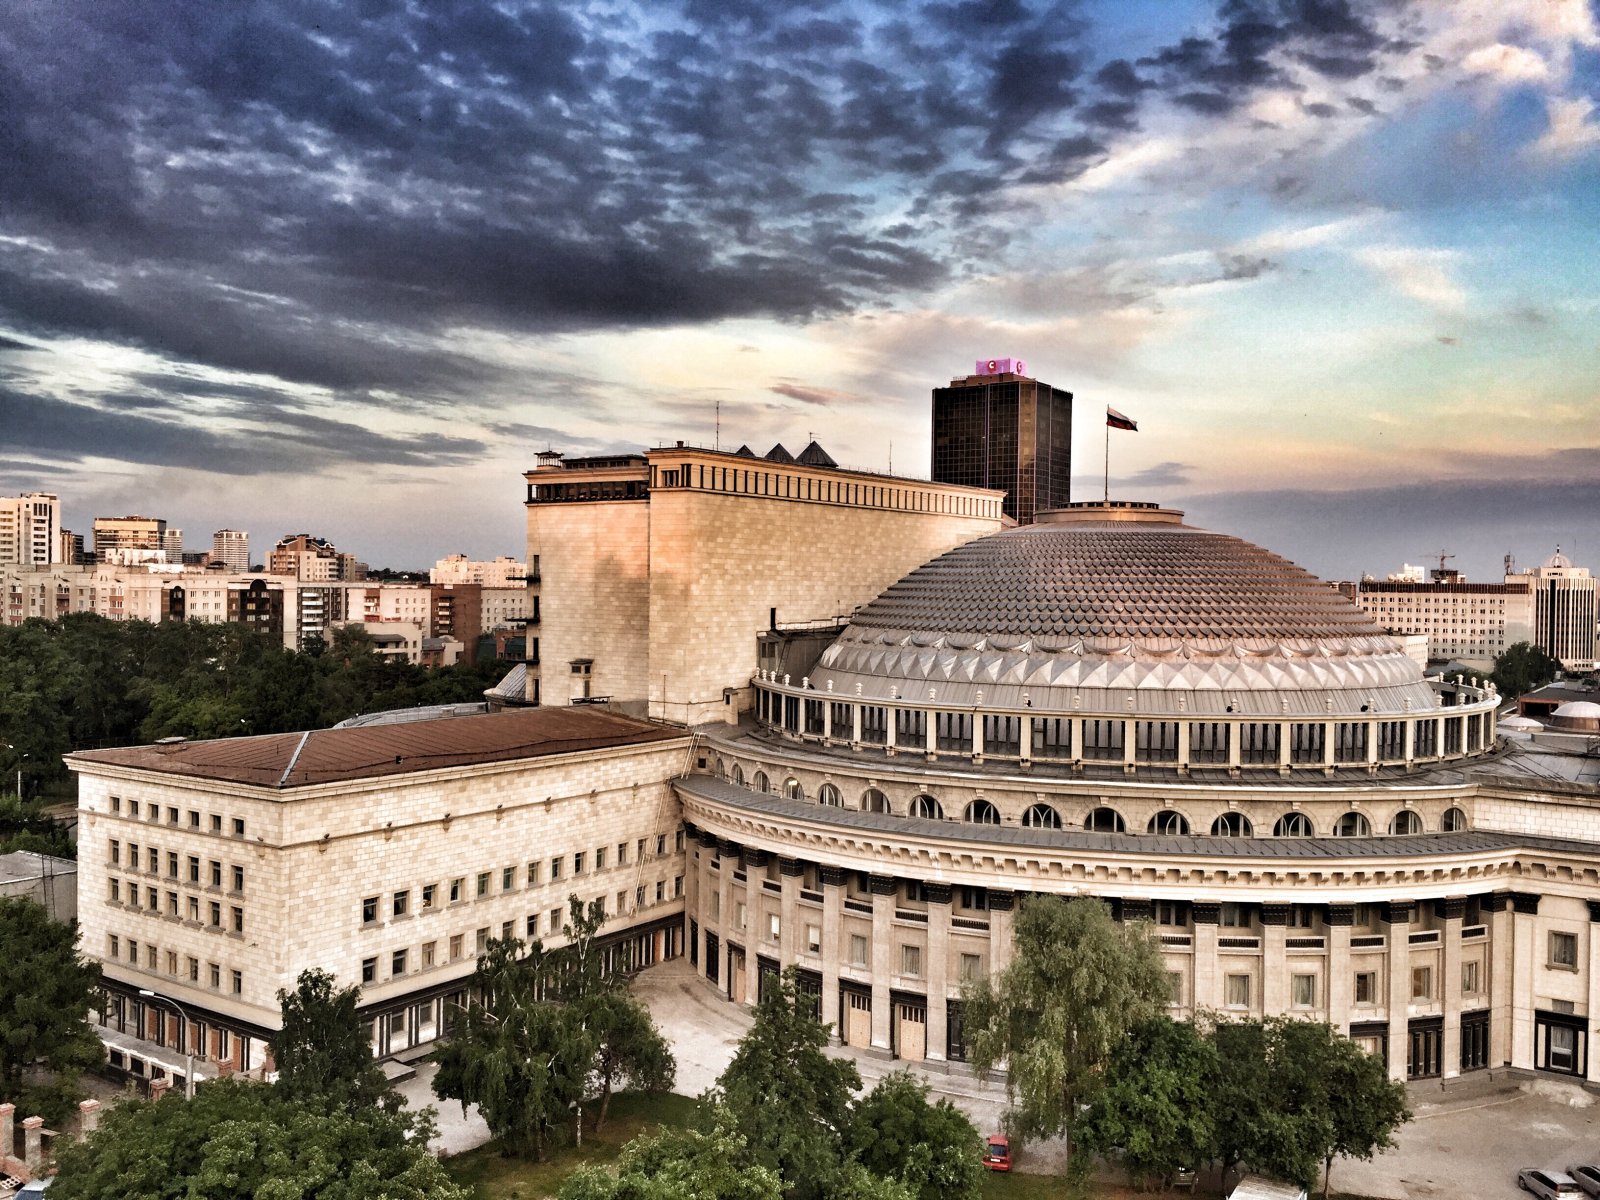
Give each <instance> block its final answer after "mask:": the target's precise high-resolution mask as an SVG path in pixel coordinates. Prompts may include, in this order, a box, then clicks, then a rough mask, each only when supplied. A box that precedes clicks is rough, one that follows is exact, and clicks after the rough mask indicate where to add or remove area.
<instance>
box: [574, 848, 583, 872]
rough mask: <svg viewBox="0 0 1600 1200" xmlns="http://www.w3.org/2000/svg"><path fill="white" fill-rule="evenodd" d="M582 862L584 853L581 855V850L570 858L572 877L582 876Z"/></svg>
mask: <svg viewBox="0 0 1600 1200" xmlns="http://www.w3.org/2000/svg"><path fill="white" fill-rule="evenodd" d="M583 860H584V853H583V851H582V850H579V851H578V852H577V853H576V854H574V855H573V856H572V873H573V874H574V875H582V874H583Z"/></svg>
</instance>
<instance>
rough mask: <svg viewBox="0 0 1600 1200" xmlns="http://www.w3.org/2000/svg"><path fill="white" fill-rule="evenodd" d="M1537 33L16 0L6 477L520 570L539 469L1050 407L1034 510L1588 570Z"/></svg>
mask: <svg viewBox="0 0 1600 1200" xmlns="http://www.w3.org/2000/svg"><path fill="white" fill-rule="evenodd" d="M1597 103H1600V17H1597V14H1596V11H1595V8H1594V7H1593V6H1591V5H1589V4H1586V3H1583V2H1582V0H1458V2H1453V3H1448V4H1445V3H1438V2H1434V0H1429V2H1427V3H1405V2H1403V0H1374V2H1371V3H1364V2H1361V0H1221V2H1220V3H1218V2H1214V0H1213V2H1204V3H1202V2H1198V0H1122V2H1120V3H1111V2H1107V3H1050V2H1039V3H1030V2H1029V0H992V2H988V0H922V2H917V0H899V2H894V3H883V4H869V3H862V2H859V0H847V2H843V3H836V2H833V0H809V2H808V3H806V4H803V5H788V4H774V3H771V2H770V0H652V2H651V3H648V4H626V3H614V2H598V3H580V2H577V0H564V2H533V3H514V2H511V0H506V2H504V3H499V4H491V3H488V2H486V0H412V2H411V3H408V4H400V3H388V2H384V0H347V2H345V3H339V4H331V5H330V4H326V3H320V2H318V3H312V2H310V0H306V2H303V3H302V2H297V0H239V2H237V3H228V4H173V3H171V2H170V0H121V2H119V3H116V4H107V3H105V2H104V0H12V3H10V4H8V5H7V15H6V19H5V20H4V21H3V22H0V113H5V114H6V116H5V119H4V120H3V121H0V494H15V493H16V492H19V491H23V490H34V489H42V490H49V491H55V492H58V493H59V494H60V495H61V496H62V498H63V504H64V508H65V514H66V521H67V524H68V525H69V526H70V527H73V528H75V529H79V530H83V531H87V530H88V528H89V526H90V523H91V521H92V519H93V517H95V516H97V515H112V514H122V513H131V512H137V513H144V514H149V515H155V516H163V517H166V518H167V519H168V521H169V522H171V523H172V524H174V525H177V526H181V527H183V528H184V529H185V532H186V542H187V544H188V545H189V547H190V548H191V549H204V548H209V538H210V532H211V530H213V529H216V528H220V527H223V526H229V527H232V528H243V529H247V530H249V531H250V533H251V537H252V545H253V548H254V550H255V554H256V556H258V557H259V556H260V555H261V554H262V552H263V551H264V549H265V548H267V547H268V546H270V543H271V542H272V541H273V540H275V539H276V538H277V537H278V536H280V535H282V534H284V533H294V532H301V531H307V532H312V533H315V534H318V535H320V536H324V537H327V538H329V539H331V540H332V541H334V542H335V543H336V544H337V545H338V546H339V547H340V548H341V549H344V550H348V551H350V552H352V553H355V554H357V555H358V556H359V557H361V558H363V559H365V560H366V561H368V562H371V563H372V564H373V565H390V566H395V567H401V566H413V567H415V566H426V565H428V564H430V563H431V562H433V561H434V559H436V558H438V557H441V556H442V555H444V554H447V553H452V552H458V551H459V552H464V553H467V554H469V555H471V556H473V557H493V556H494V555H496V554H502V553H513V554H520V553H521V552H522V550H523V549H524V536H525V535H524V533H523V529H524V521H523V512H522V504H521V502H522V498H523V484H522V479H521V473H522V472H523V471H524V470H526V469H527V468H529V467H531V466H532V465H533V456H534V454H535V453H536V452H537V451H539V450H543V449H546V448H547V447H548V448H554V449H558V450H562V451H565V452H567V453H568V454H592V453H600V452H608V451H615V450H638V449H641V448H643V447H645V446H649V445H654V444H658V443H661V442H671V441H675V440H677V439H683V440H684V441H687V442H690V443H698V444H703V445H711V444H713V442H714V441H715V440H716V439H717V438H718V437H719V428H718V410H719V406H720V444H721V445H722V446H723V447H724V448H731V447H735V446H737V445H738V444H740V443H741V442H748V443H749V444H750V445H751V446H752V447H754V448H755V449H756V450H757V452H758V453H760V452H764V451H765V450H766V449H767V448H768V447H770V446H771V445H772V444H773V443H775V442H782V443H784V444H785V445H786V446H788V448H789V449H790V450H798V449H799V448H800V447H801V446H803V445H804V444H805V442H806V441H807V440H808V439H809V438H811V437H813V436H815V437H816V438H817V439H818V440H820V441H821V442H822V444H823V445H824V446H825V447H826V448H827V449H828V450H829V451H830V452H831V453H832V454H833V455H834V457H835V458H836V459H838V460H839V461H840V462H841V463H843V464H845V465H850V466H861V467H867V468H871V469H874V470H885V469H889V468H890V467H891V466H892V468H893V469H894V470H895V471H896V472H899V473H903V474H910V475H922V474H926V472H927V470H928V451H929V420H928V414H929V390H930V389H931V388H932V387H934V386H938V385H941V384H943V383H946V382H948V380H950V379H951V378H954V377H957V376H961V375H964V374H966V373H967V372H968V371H969V370H970V369H971V364H972V363H973V361H974V360H975V359H979V358H988V357H1000V356H1007V355H1010V356H1016V357H1020V358H1023V359H1025V360H1026V361H1027V363H1028V364H1029V371H1030V373H1031V374H1033V375H1035V376H1036V377H1038V378H1041V379H1044V380H1046V381H1048V382H1050V383H1053V384H1054V385H1056V386H1057V387H1062V388H1066V389H1068V390H1071V391H1072V392H1073V393H1074V394H1075V396H1076V401H1075V406H1076V412H1075V419H1074V431H1075V438H1076V453H1075V457H1074V476H1075V481H1074V497H1075V498H1092V497H1094V496H1097V495H1098V494H1099V491H1100V486H1101V473H1102V470H1103V466H1104V464H1103V461H1102V455H1103V451H1104V445H1105V443H1104V440H1103V436H1102V434H1103V423H1102V410H1103V408H1104V406H1106V405H1110V406H1113V407H1115V408H1117V409H1119V410H1120V411H1122V412H1124V413H1127V414H1128V415H1130V416H1132V417H1133V418H1135V419H1136V420H1137V421H1138V422H1139V432H1137V433H1116V434H1114V435H1113V438H1114V441H1113V443H1112V450H1111V463H1110V473H1111V476H1112V480H1111V488H1112V491H1113V493H1114V494H1115V495H1116V496H1119V497H1121V498H1125V499H1138V500H1155V501H1159V502H1162V503H1164V504H1168V505H1174V506H1177V507H1182V508H1185V509H1186V510H1187V511H1188V512H1189V514H1190V519H1191V520H1192V521H1194V522H1195V523H1199V524H1203V525H1206V526H1208V527H1210V528H1215V529H1221V530H1225V531H1227V532H1231V533H1236V534H1239V535H1241V536H1244V537H1247V538H1250V539H1251V540H1254V541H1258V542H1261V543H1262V544H1264V545H1266V546H1268V547H1270V548H1271V549H1274V550H1276V551H1278V552H1280V553H1283V554H1285V555H1287V556H1289V557H1290V558H1293V559H1294V560H1296V561H1297V562H1300V563H1301V564H1302V565H1304V566H1306V567H1307V568H1309V569H1311V570H1313V571H1315V572H1317V573H1318V574H1321V575H1323V576H1324V577H1327V578H1351V577H1355V576H1359V575H1360V574H1362V573H1363V572H1371V573H1374V574H1377V575H1379V576H1380V577H1381V576H1382V575H1384V574H1386V573H1388V572H1390V571H1393V570H1397V569H1398V568H1399V567H1400V566H1401V564H1402V562H1412V563H1421V562H1424V561H1426V558H1427V555H1429V554H1430V553H1432V554H1435V555H1436V554H1438V553H1441V552H1443V553H1451V554H1454V555H1455V556H1456V558H1455V560H1454V561H1453V562H1452V563H1451V564H1450V565H1452V566H1455V567H1457V568H1460V569H1463V570H1465V571H1466V572H1467V573H1468V575H1469V577H1472V578H1477V579H1490V578H1495V577H1497V575H1498V572H1499V571H1500V569H1501V559H1502V556H1503V555H1505V554H1508V553H1509V554H1513V555H1515V556H1516V559H1517V562H1518V565H1519V566H1525V565H1531V564H1533V563H1536V562H1538V561H1539V560H1541V559H1543V558H1544V557H1546V556H1547V555H1548V554H1550V553H1551V552H1552V551H1553V550H1554V549H1555V546H1556V544H1557V543H1560V545H1561V546H1562V548H1563V549H1564V550H1565V551H1566V552H1567V553H1568V554H1569V555H1572V556H1573V557H1574V558H1575V559H1576V560H1577V561H1578V562H1580V563H1584V564H1587V565H1590V566H1593V567H1594V568H1596V569H1597V570H1600V383H1597V382H1596V381H1597V380H1600V369H1597V368H1600V336H1597V333H1600V109H1597Z"/></svg>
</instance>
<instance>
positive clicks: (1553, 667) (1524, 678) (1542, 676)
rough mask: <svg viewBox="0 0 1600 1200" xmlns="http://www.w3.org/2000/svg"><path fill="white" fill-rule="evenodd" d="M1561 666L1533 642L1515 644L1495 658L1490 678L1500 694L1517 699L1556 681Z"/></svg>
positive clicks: (1509, 698)
mask: <svg viewBox="0 0 1600 1200" xmlns="http://www.w3.org/2000/svg"><path fill="white" fill-rule="evenodd" d="M1560 670H1561V664H1560V663H1559V662H1557V661H1556V660H1555V659H1553V658H1551V657H1550V656H1549V655H1548V654H1546V653H1545V652H1544V650H1543V649H1542V648H1540V647H1538V646H1535V645H1534V644H1533V643H1532V642H1514V643H1512V644H1511V645H1509V646H1507V647H1506V648H1505V651H1504V652H1503V653H1501V654H1499V655H1497V656H1496V657H1495V660H1494V672H1493V674H1492V675H1491V676H1490V678H1491V679H1493V680H1494V685H1495V687H1496V688H1498V689H1499V690H1500V694H1501V695H1502V696H1504V697H1505V698H1506V699H1507V700H1515V699H1516V698H1517V697H1518V696H1523V695H1526V694H1527V693H1529V692H1531V691H1533V690H1534V689H1535V688H1541V687H1543V686H1544V685H1545V684H1547V683H1549V682H1550V681H1551V680H1552V679H1554V678H1555V677H1556V675H1557V673H1558V672H1559V671H1560Z"/></svg>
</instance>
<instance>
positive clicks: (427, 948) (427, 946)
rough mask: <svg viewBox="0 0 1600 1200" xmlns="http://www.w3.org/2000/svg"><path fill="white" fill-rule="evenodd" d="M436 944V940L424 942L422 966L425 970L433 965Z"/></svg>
mask: <svg viewBox="0 0 1600 1200" xmlns="http://www.w3.org/2000/svg"><path fill="white" fill-rule="evenodd" d="M436 944H437V943H435V942H423V943H422V966H423V969H424V970H426V969H427V968H428V967H431V966H433V948H434V946H435V945H436Z"/></svg>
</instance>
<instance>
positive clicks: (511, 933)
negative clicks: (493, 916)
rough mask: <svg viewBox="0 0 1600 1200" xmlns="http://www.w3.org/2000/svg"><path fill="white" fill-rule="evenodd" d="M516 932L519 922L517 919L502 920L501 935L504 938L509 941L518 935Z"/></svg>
mask: <svg viewBox="0 0 1600 1200" xmlns="http://www.w3.org/2000/svg"><path fill="white" fill-rule="evenodd" d="M516 933H517V923H516V922H515V921H501V922H500V936H501V938H502V939H504V940H505V941H508V942H509V941H510V940H511V939H512V938H513V937H515V936H516Z"/></svg>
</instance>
